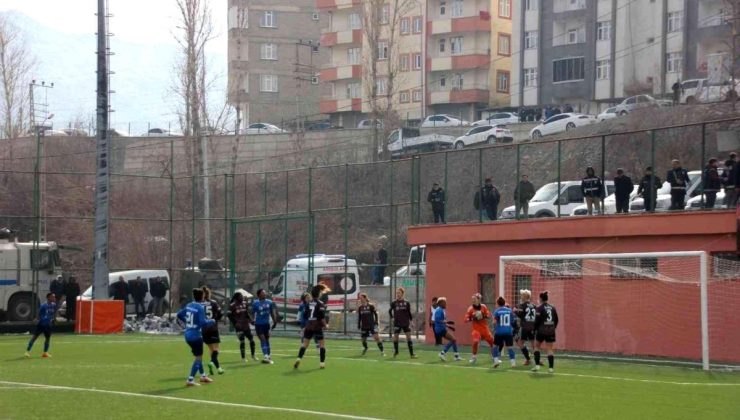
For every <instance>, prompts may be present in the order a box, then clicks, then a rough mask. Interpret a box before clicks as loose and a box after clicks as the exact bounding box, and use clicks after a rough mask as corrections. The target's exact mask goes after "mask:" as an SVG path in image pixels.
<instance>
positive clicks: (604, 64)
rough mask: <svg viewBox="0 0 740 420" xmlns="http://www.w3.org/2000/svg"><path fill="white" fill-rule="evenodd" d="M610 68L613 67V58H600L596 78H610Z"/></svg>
mask: <svg viewBox="0 0 740 420" xmlns="http://www.w3.org/2000/svg"><path fill="white" fill-rule="evenodd" d="M610 68H611V60H598V61H597V62H596V80H607V79H609V69H610Z"/></svg>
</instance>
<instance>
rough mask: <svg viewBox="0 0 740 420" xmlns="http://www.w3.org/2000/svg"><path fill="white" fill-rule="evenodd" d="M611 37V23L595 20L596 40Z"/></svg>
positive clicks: (606, 39) (604, 39)
mask: <svg viewBox="0 0 740 420" xmlns="http://www.w3.org/2000/svg"><path fill="white" fill-rule="evenodd" d="M610 39H612V23H611V22H610V21H608V20H607V21H604V22H596V40H597V41H609V40H610Z"/></svg>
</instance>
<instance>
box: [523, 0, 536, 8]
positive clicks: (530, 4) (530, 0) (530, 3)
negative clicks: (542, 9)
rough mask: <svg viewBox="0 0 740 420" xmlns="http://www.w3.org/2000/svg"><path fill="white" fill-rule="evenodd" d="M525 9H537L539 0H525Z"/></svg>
mask: <svg viewBox="0 0 740 420" xmlns="http://www.w3.org/2000/svg"><path fill="white" fill-rule="evenodd" d="M524 9H525V10H537V0H524Z"/></svg>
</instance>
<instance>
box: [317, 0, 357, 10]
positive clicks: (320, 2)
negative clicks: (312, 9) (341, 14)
mask: <svg viewBox="0 0 740 420" xmlns="http://www.w3.org/2000/svg"><path fill="white" fill-rule="evenodd" d="M360 4H362V0H316V8H317V9H322V10H337V9H347V8H350V7H354V6H357V5H360Z"/></svg>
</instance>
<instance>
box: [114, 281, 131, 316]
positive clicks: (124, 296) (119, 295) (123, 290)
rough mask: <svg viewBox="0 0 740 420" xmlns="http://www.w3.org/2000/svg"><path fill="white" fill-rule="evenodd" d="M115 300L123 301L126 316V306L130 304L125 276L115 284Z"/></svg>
mask: <svg viewBox="0 0 740 420" xmlns="http://www.w3.org/2000/svg"><path fill="white" fill-rule="evenodd" d="M112 289H113V293H111V294H112V295H113V299H114V300H122V301H123V315H124V316H126V305H127V304H128V284H126V280H124V279H123V276H120V277H118V281H117V282H115V283H113V287H112Z"/></svg>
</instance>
